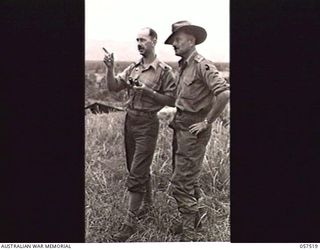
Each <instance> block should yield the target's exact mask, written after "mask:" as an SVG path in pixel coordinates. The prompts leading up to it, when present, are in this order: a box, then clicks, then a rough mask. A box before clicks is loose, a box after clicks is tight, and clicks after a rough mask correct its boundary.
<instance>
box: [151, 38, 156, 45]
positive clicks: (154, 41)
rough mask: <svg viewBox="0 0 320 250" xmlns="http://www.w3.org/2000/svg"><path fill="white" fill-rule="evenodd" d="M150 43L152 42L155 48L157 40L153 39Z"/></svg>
mask: <svg viewBox="0 0 320 250" xmlns="http://www.w3.org/2000/svg"><path fill="white" fill-rule="evenodd" d="M152 42H153V45H154V46H156V44H157V38H153V39H152Z"/></svg>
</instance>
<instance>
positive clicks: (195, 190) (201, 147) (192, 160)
mask: <svg viewBox="0 0 320 250" xmlns="http://www.w3.org/2000/svg"><path fill="white" fill-rule="evenodd" d="M197 122H198V121H197ZM175 124H178V123H177V122H175ZM181 128H182V129H181ZM173 129H174V133H173V145H172V146H173V156H172V157H173V175H172V178H171V183H172V188H173V193H172V194H173V197H174V198H175V200H176V201H177V205H178V209H179V211H180V213H182V214H195V213H197V212H198V200H199V198H200V185H199V178H200V173H201V169H202V162H203V158H204V155H205V152H206V146H207V144H208V141H209V139H210V136H211V126H209V128H208V129H206V130H205V131H203V132H201V133H200V134H198V135H195V134H192V133H190V132H189V130H188V129H183V126H179V127H178V126H173Z"/></svg>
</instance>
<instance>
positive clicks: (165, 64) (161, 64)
mask: <svg viewBox="0 0 320 250" xmlns="http://www.w3.org/2000/svg"><path fill="white" fill-rule="evenodd" d="M159 66H160V67H161V68H162V69H163V70H172V67H171V66H170V65H169V64H167V63H165V62H163V61H160V60H159Z"/></svg>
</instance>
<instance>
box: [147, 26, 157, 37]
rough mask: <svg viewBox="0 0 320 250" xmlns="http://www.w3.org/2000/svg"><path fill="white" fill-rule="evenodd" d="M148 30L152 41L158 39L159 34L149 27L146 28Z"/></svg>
mask: <svg viewBox="0 0 320 250" xmlns="http://www.w3.org/2000/svg"><path fill="white" fill-rule="evenodd" d="M146 29H148V30H149V36H150V37H151V38H152V39H158V34H157V32H156V31H155V30H154V29H152V28H149V27H146Z"/></svg>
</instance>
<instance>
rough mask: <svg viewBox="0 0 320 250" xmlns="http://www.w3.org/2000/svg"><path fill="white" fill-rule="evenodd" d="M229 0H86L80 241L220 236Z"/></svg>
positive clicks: (226, 213)
mask: <svg viewBox="0 0 320 250" xmlns="http://www.w3.org/2000/svg"><path fill="white" fill-rule="evenodd" d="M229 14H230V13H229V1H225V0H214V1H206V0H199V1H178V0H175V1H153V2H150V1H147V0H140V1H124V0H118V1H116V0H108V1H97V0H90V1H89V0H88V1H86V2H85V241H86V242H88V243H100V242H102V243H108V242H192V241H197V242H229V241H230V159H229V155H230V134H229V129H230V114H229V111H230V103H229V95H230V78H229V75H230V69H229Z"/></svg>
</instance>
